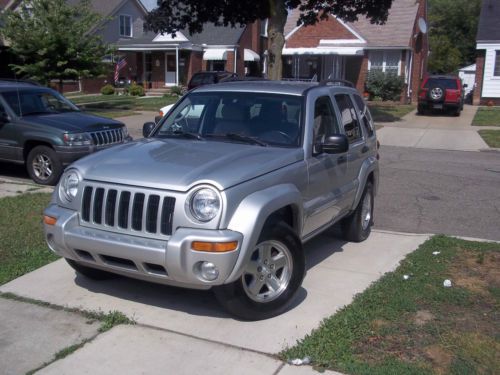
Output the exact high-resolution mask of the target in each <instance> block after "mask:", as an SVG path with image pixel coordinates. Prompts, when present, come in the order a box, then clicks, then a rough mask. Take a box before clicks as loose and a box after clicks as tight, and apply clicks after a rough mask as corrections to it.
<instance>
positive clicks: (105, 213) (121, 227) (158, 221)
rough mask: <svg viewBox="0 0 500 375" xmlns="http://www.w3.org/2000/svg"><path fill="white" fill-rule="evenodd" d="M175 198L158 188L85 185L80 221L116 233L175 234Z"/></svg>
mask: <svg viewBox="0 0 500 375" xmlns="http://www.w3.org/2000/svg"><path fill="white" fill-rule="evenodd" d="M174 208H175V198H173V197H169V196H164V195H163V194H161V193H160V192H157V191H144V190H141V191H135V190H133V189H130V190H129V189H122V188H121V187H120V188H115V187H107V186H106V187H102V186H91V185H87V186H85V188H84V190H83V197H82V208H81V215H80V216H81V220H82V221H83V223H84V224H88V225H91V226H97V227H102V228H103V229H106V227H107V228H108V229H113V228H114V229H115V230H116V231H117V232H127V233H132V234H133V233H134V232H135V233H137V234H140V233H143V234H145V235H146V236H147V235H148V234H149V235H164V236H170V235H171V234H172V222H173V214H174Z"/></svg>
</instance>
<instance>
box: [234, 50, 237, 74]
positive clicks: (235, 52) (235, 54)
mask: <svg viewBox="0 0 500 375" xmlns="http://www.w3.org/2000/svg"><path fill="white" fill-rule="evenodd" d="M237 56H238V48H235V49H234V61H233V67H234V68H233V70H234V73H236V58H237Z"/></svg>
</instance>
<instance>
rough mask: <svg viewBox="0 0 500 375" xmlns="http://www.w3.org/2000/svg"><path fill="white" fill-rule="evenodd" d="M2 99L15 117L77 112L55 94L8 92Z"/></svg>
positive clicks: (22, 91) (76, 109)
mask: <svg viewBox="0 0 500 375" xmlns="http://www.w3.org/2000/svg"><path fill="white" fill-rule="evenodd" d="M2 95H3V97H4V99H5V100H6V102H7V103H8V104H9V106H10V108H11V109H12V110H13V111H14V113H15V114H16V115H17V116H29V115H35V114H37V115H39V114H49V113H61V112H72V111H78V108H77V107H76V106H75V105H73V104H72V103H71V102H69V101H68V100H67V99H66V98H64V97H63V96H62V95H60V94H58V93H56V92H49V91H27V90H19V91H10V92H4V93H3V94H2Z"/></svg>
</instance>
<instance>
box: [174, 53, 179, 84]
mask: <svg viewBox="0 0 500 375" xmlns="http://www.w3.org/2000/svg"><path fill="white" fill-rule="evenodd" d="M175 85H176V86H179V46H176V47H175Z"/></svg>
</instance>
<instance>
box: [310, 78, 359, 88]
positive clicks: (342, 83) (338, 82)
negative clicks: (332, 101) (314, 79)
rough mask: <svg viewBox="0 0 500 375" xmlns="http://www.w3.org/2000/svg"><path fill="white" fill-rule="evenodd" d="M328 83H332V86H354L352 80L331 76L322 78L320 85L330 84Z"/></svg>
mask: <svg viewBox="0 0 500 375" xmlns="http://www.w3.org/2000/svg"><path fill="white" fill-rule="evenodd" d="M328 84H331V86H347V87H354V85H353V83H352V82H350V81H346V80H345V79H331V78H327V79H324V80H322V81H321V82H320V83H319V86H328Z"/></svg>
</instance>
